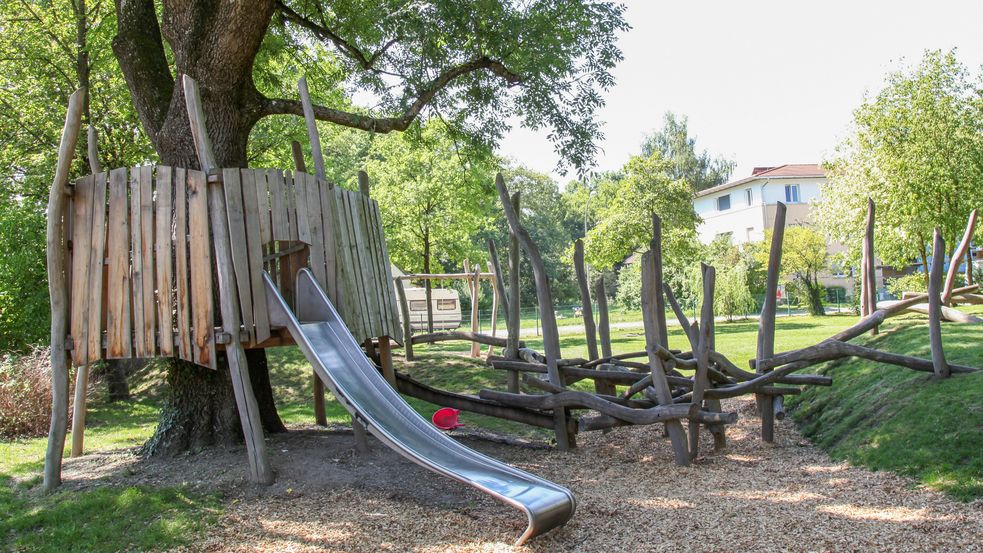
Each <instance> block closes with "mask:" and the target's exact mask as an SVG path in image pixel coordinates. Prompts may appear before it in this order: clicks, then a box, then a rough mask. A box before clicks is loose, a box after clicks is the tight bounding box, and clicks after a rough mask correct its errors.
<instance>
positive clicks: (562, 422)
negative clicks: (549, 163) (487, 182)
mask: <svg viewBox="0 0 983 553" xmlns="http://www.w3.org/2000/svg"><path fill="white" fill-rule="evenodd" d="M495 188H497V189H498V197H499V200H501V202H502V207H503V208H504V210H505V217H506V219H508V221H509V227H511V229H512V232H513V233H514V234H515V237H516V238H517V239H518V242H519V243H520V244H522V249H523V250H525V252H526V256H527V257H528V258H529V263H530V264H531V265H532V270H533V279H534V280H535V282H536V298H537V300H538V303H539V308H540V311H541V312H542V319H543V349H544V350H545V353H546V364H547V368H548V374H549V381H550V383H552V384H555V385H557V386H563V375H562V374H561V373H560V368H559V366H558V365H557V360H558V359H560V357H561V355H560V335H559V331H558V329H557V326H556V313H555V312H554V310H553V292H552V291H551V290H550V282H549V276H548V275H547V273H546V265H544V264H543V257H542V255H540V253H539V247H537V246H536V243H535V242H533V240H532V237H531V236H529V233H528V232H527V231H526V229H525V228H523V227H522V225H521V224H520V223H519V214H518V211H517V210H515V209H514V208H513V205H512V202H511V201H509V192H508V189H507V188H506V187H505V179H503V178H502V175H501V173H499V174H498V175H496V176H495ZM516 268H518V263H516ZM516 292H518V287H516ZM513 297H514V296H513ZM516 303H518V302H516ZM514 309H515V307H513V310H514ZM553 430H554V432H555V434H556V447H557V448H558V449H560V450H567V449H570V448H572V447H576V441H575V437H574V434H573V433H572V432H571V431H570V428H569V426H568V425H567V410H566V408H564V407H557V408H556V409H554V410H553Z"/></svg>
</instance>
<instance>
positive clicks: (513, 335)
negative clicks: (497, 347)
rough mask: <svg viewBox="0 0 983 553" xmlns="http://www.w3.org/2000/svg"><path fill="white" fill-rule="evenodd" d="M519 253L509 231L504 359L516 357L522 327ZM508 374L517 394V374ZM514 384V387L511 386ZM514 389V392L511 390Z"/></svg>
mask: <svg viewBox="0 0 983 553" xmlns="http://www.w3.org/2000/svg"><path fill="white" fill-rule="evenodd" d="M521 197H522V196H521V193H520V192H516V193H515V194H513V195H512V198H511V202H512V211H514V212H515V214H516V219H517V220H518V218H519V214H520V213H521V209H520V208H521V205H520V204H521V203H522V200H521ZM519 256H520V252H519V238H518V237H517V236H516V235H515V233H514V232H512V231H511V227H510V229H509V290H508V301H507V303H508V308H507V312H508V325H507V329H506V341H505V357H507V358H510V359H514V358H517V357H518V354H519V334H520V332H521V330H522V329H521V326H522V313H521V311H522V309H521V308H522V305H521V300H520V295H519V267H520V263H519V261H520V259H519ZM512 376H513V375H512V374H510V378H509V391H510V392H512V391H514V392H518V391H519V383H518V380H517V379H518V374H517V373H516V374H514V377H515V378H512ZM513 384H514V386H513ZM513 387H514V390H513Z"/></svg>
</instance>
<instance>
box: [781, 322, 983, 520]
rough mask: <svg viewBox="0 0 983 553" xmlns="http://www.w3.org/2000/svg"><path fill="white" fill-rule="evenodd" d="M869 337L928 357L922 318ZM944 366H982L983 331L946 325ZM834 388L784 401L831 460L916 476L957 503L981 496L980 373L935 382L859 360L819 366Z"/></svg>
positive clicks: (809, 391)
mask: <svg viewBox="0 0 983 553" xmlns="http://www.w3.org/2000/svg"><path fill="white" fill-rule="evenodd" d="M885 330H887V332H884V333H882V334H881V335H880V336H879V337H877V338H867V339H866V341H867V344H868V345H871V346H872V347H876V348H878V349H881V350H884V351H891V352H895V353H905V354H908V355H915V356H919V357H923V358H929V357H930V356H931V353H930V350H929V344H928V332H927V330H926V327H925V324H924V319H921V318H918V319H915V318H909V319H902V320H898V321H897V322H890V323H888V325H887V327H886V329H885ZM943 341H944V343H945V346H946V354H947V358H948V360H949V361H951V362H953V363H959V364H963V365H972V366H976V367H983V351H981V349H980V343H981V341H983V328H980V327H979V326H978V325H977V326H973V325H957V324H945V325H943ZM820 370H821V371H822V372H824V373H827V374H831V375H832V376H833V382H834V383H833V386H832V387H831V388H812V389H807V390H806V391H805V393H803V394H802V395H801V396H799V397H797V398H793V399H791V400H790V401H789V405H790V406H794V410H793V412H792V413H793V416H794V418H795V420H796V421H797V422H798V423H799V424H800V426H801V428H802V430H803V432H804V433H805V434H806V435H807V436H809V438H810V439H812V440H813V442H815V443H816V444H817V445H819V446H820V447H822V448H823V449H825V450H827V451H828V452H829V453H830V454H831V455H832V456H833V457H835V458H839V459H847V460H849V461H850V462H852V463H856V464H861V465H864V466H867V467H870V468H872V469H875V470H892V471H895V472H899V473H902V474H906V475H909V476H911V477H914V478H915V479H917V480H918V481H919V482H921V483H923V484H925V485H928V486H930V487H932V488H935V489H939V490H942V491H945V492H947V493H949V494H950V495H952V496H953V497H956V498H958V499H961V500H966V501H969V500H973V499H977V498H981V497H983V445H981V444H983V373H975V374H967V375H955V376H953V377H952V378H949V379H947V380H943V381H937V380H935V379H933V378H932V376H931V375H929V374H927V373H919V372H914V371H910V370H906V369H901V368H897V367H891V366H885V365H881V364H877V363H871V362H867V361H861V360H853V359H851V360H845V361H840V362H834V363H830V364H828V366H826V367H823V368H821V369H820Z"/></svg>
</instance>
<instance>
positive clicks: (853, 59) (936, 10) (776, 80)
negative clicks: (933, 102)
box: [499, 0, 983, 183]
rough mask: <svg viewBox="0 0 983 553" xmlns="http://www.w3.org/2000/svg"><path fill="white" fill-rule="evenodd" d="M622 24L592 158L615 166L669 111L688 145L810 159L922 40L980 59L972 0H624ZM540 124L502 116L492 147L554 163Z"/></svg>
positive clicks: (742, 163) (975, 0)
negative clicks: (625, 27)
mask: <svg viewBox="0 0 983 553" xmlns="http://www.w3.org/2000/svg"><path fill="white" fill-rule="evenodd" d="M624 3H625V5H626V6H627V11H626V19H627V21H628V23H629V24H630V25H631V26H632V29H631V30H629V31H628V32H626V33H624V34H622V35H621V36H620V37H619V46H620V48H621V50H622V52H623V53H624V60H623V61H622V62H621V63H620V64H619V65H618V66H617V67H616V68H615V69H614V76H615V79H616V84H615V86H614V87H612V88H611V89H610V90H609V91H608V92H607V94H606V95H605V97H606V101H607V105H606V106H605V107H604V108H603V109H602V110H601V111H600V112H599V113H598V119H599V120H601V121H603V122H604V126H603V131H604V134H605V139H604V140H603V141H602V142H601V143H600V144H599V145H600V148H601V150H602V151H601V153H600V154H599V155H598V159H597V165H596V167H595V170H615V169H618V168H620V167H621V166H622V165H624V163H625V162H626V161H627V160H628V158H629V157H630V156H631V155H633V154H636V153H638V151H639V147H640V144H641V142H642V139H643V138H644V137H645V136H646V135H647V134H649V133H651V132H652V131H654V130H656V129H658V128H659V127H660V126H661V124H662V118H663V114H664V113H665V112H666V111H672V112H674V113H676V114H679V115H686V116H688V117H689V131H690V135H691V136H695V137H696V144H697V148H698V149H707V150H709V151H710V152H711V153H712V154H714V155H723V156H725V157H727V158H729V159H732V160H734V161H735V162H736V163H737V167H736V169H735V170H734V173H733V175H732V178H735V179H736V178H741V177H744V176H747V175H750V174H751V169H752V168H753V167H756V166H775V165H782V164H785V163H817V162H819V161H821V160H822V159H824V157H828V156H829V155H831V154H832V153H833V150H834V148H835V146H836V144H837V143H838V142H839V141H840V140H841V139H842V138H843V137H844V136H846V135H847V134H848V131H849V124H850V120H851V115H852V112H853V110H854V109H855V108H856V107H857V106H859V105H860V104H861V103H862V102H863V100H864V95H865V93H866V92H870V93H871V94H874V93H876V92H877V91H878V90H880V88H881V86H882V84H883V82H884V76H885V75H886V74H887V73H889V72H891V71H894V70H897V69H899V68H901V67H905V66H910V65H912V64H915V63H917V61H918V60H919V59H920V58H921V55H922V53H923V52H924V51H925V50H926V49H942V50H949V49H951V48H956V49H957V50H956V52H957V58H958V59H959V60H960V61H961V62H962V63H963V64H965V65H967V66H969V67H970V68H971V69H972V70H973V71H974V73H977V74H978V72H979V71H980V66H981V65H983V26H981V22H983V0H962V1H949V0H942V1H940V0H931V1H921V2H911V1H908V0H903V1H881V0H876V1H867V0H853V1H841V0H833V1H825V2H802V1H796V0H785V1H753V2H752V1H746V2H734V1H732V0H731V1H716V0H714V1H708V0H675V1H673V2H656V1H654V0H648V1H645V0H635V1H627V2H624ZM546 136H547V132H546V131H545V130H544V131H538V132H537V131H531V130H528V129H523V128H520V127H519V122H518V121H516V122H515V123H514V124H513V131H512V132H511V133H510V134H509V135H508V136H507V137H506V138H505V140H503V142H502V145H501V146H500V148H499V154H502V155H505V156H508V157H512V158H515V159H516V160H518V161H519V162H521V163H522V164H524V165H526V166H528V167H530V168H532V169H535V170H537V171H541V172H544V173H550V174H552V175H553V177H554V178H556V179H557V180H558V181H559V182H561V183H563V182H566V181H568V180H570V179H571V178H573V177H574V176H575V175H574V173H573V172H570V173H568V174H567V175H566V176H561V175H560V174H559V173H557V172H556V171H555V169H556V164H557V156H556V154H555V153H554V152H553V146H552V144H551V143H550V142H549V140H547V138H546Z"/></svg>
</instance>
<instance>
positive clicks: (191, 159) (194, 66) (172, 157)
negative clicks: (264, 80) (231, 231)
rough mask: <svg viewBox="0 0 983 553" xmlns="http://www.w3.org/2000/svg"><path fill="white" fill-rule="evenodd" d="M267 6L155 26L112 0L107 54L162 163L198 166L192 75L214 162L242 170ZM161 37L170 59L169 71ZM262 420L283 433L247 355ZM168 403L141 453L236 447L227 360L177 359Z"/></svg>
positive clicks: (261, 364)
mask: <svg viewBox="0 0 983 553" xmlns="http://www.w3.org/2000/svg"><path fill="white" fill-rule="evenodd" d="M273 8H274V3H273V2H272V0H257V1H255V2H251V3H250V5H249V9H242V7H241V6H240V5H239V4H238V3H235V2H218V3H213V2H198V3H192V4H189V5H182V4H180V3H178V2H173V1H165V2H164V3H163V12H162V16H161V19H160V21H158V19H157V13H156V5H155V2H153V0H132V1H127V2H123V1H122V0H116V15H117V35H116V37H115V38H114V40H113V52H114V53H115V55H116V58H117V60H118V61H119V64H120V68H121V70H122V72H123V75H124V77H125V78H126V82H127V86H128V88H129V89H130V93H131V96H132V98H133V103H134V106H135V107H136V109H137V113H138V114H139V116H140V122H141V124H142V126H143V128H144V130H145V131H146V132H147V135H148V137H149V138H150V141H151V143H152V144H153V146H154V149H155V150H156V151H157V153H158V155H159V156H160V161H161V163H163V164H166V165H172V166H178V167H188V168H197V167H198V159H197V156H196V154H195V148H194V143H193V141H192V138H191V132H190V126H189V123H188V114H187V110H186V108H185V102H184V91H183V88H182V86H181V79H180V78H175V77H180V75H182V74H187V75H190V76H191V77H193V78H194V79H195V80H196V81H197V82H198V85H199V87H200V89H201V99H202V107H203V109H204V112H205V119H206V121H207V125H208V136H209V138H210V139H211V143H212V148H213V149H214V152H215V157H216V161H217V163H218V165H219V166H221V167H245V166H246V160H247V157H246V144H247V141H248V139H249V133H250V131H251V130H252V128H253V126H254V125H255V124H256V122H257V121H258V120H259V119H260V118H261V117H262V115H263V113H262V103H263V97H262V95H261V94H260V93H259V92H258V91H257V90H256V87H255V85H254V83H253V80H252V69H253V62H254V60H255V58H256V54H257V52H258V51H259V47H260V44H261V43H262V40H263V37H264V36H265V35H266V30H267V27H268V25H269V22H270V19H271V16H272V13H273ZM161 37H163V38H164V39H166V40H167V43H168V45H169V46H170V50H171V52H172V55H173V57H172V59H173V64H174V73H175V74H172V70H171V66H170V65H169V63H168V58H167V55H166V54H165V49H164V44H163V41H162V40H161ZM247 359H249V372H250V380H251V381H252V383H253V388H254V392H255V394H256V396H257V401H259V404H260V415H261V419H262V421H263V426H264V427H265V428H266V430H267V431H273V432H275V431H282V430H283V429H284V427H283V423H282V422H281V421H280V419H279V416H278V415H277V413H276V406H275V404H274V403H273V392H272V389H271V386H270V382H269V371H268V368H267V366H266V356H265V353H263V352H261V351H260V352H256V353H251V354H248V355H247ZM167 381H168V384H169V385H170V396H169V399H168V402H167V404H166V405H165V406H164V408H163V409H162V411H161V416H160V424H159V426H158V428H157V431H156V433H155V434H154V436H153V437H152V438H151V439H150V440H149V441H148V442H147V444H146V445H145V447H144V451H145V452H146V453H148V454H152V455H156V454H163V455H173V454H177V453H180V452H182V451H186V450H188V449H194V448H197V447H202V446H207V445H213V444H231V443H240V442H241V441H242V429H241V426H240V424H239V421H238V416H237V411H236V405H235V396H234V394H233V391H232V382H231V380H230V377H229V369H228V365H227V364H226V361H225V359H224V356H220V361H219V368H218V371H211V370H208V369H205V368H202V367H198V366H196V365H193V364H191V363H186V362H182V361H177V360H175V361H171V362H170V364H169V367H168V376H167Z"/></svg>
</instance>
